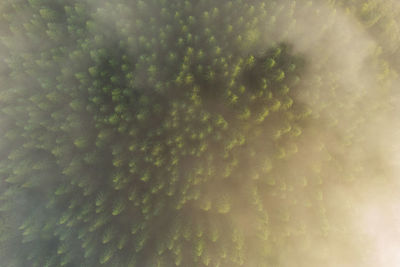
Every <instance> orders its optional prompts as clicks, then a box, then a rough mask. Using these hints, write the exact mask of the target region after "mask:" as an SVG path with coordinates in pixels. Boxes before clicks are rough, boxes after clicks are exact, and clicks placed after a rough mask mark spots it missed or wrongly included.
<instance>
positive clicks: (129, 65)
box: [0, 0, 397, 267]
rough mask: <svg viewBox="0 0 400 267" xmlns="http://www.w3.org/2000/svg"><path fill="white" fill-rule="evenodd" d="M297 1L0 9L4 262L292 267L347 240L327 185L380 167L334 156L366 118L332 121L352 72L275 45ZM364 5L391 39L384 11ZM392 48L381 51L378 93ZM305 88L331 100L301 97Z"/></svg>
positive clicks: (21, 0) (52, 1) (57, 2)
mask: <svg viewBox="0 0 400 267" xmlns="http://www.w3.org/2000/svg"><path fill="white" fill-rule="evenodd" d="M295 2H296V1H286V3H281V1H244V0H237V1H236V0H235V1H233V0H232V1H228V0H227V1H211V0H199V1H188V0H186V1H183V0H182V1H180V0H179V1H175V0H173V1H167V0H150V1H143V0H135V1H128V0H111V1H97V0H87V1H75V0H18V1H17V0H3V1H1V3H0V10H1V13H2V17H1V20H0V25H1V29H0V30H1V47H0V50H1V55H2V59H1V60H2V63H1V65H0V67H1V69H0V71H1V81H0V84H1V88H0V126H1V127H0V136H1V142H0V204H1V205H0V218H1V221H0V259H1V263H0V265H2V266H3V265H4V266H7V267H12V266H24V267H25V266H38V267H39V266H101V265H104V266H140V267H142V266H220V267H225V266H232V267H233V266H280V265H279V264H281V258H282V257H286V254H285V253H286V252H288V253H293V250H295V249H296V248H297V249H298V248H301V249H302V250H299V252H298V253H305V254H307V253H309V252H307V251H310V250H311V248H310V247H308V246H307V244H308V243H307V242H308V241H307V240H310V239H313V238H315V237H316V236H317V237H318V238H324V237H326V236H329V235H335V238H338V239H340V238H341V237H340V236H339V237H338V234H337V233H338V232H340V231H341V232H340V233H344V234H343V235H345V233H346V229H342V228H341V226H340V224H339V225H336V223H335V222H336V221H338V218H336V219H335V218H334V216H333V215H332V214H330V213H329V211H330V210H333V209H335V207H336V206H339V205H340V204H338V203H334V199H332V198H330V196H329V195H326V189H327V188H329V186H331V185H332V184H334V183H336V184H351V183H352V181H353V180H354V179H353V178H354V177H360V176H362V175H364V172H366V170H363V169H362V164H364V163H362V162H361V163H360V166H347V165H346V162H345V160H343V155H342V154H340V153H337V154H335V152H334V151H338V150H339V151H345V149H344V150H340V149H338V148H337V146H343V147H346V146H348V147H351V146H359V145H360V144H361V145H362V142H363V140H361V139H355V138H354V137H355V135H357V134H358V133H359V132H360V131H362V129H363V125H365V124H366V123H367V122H368V120H367V119H365V118H358V121H357V122H356V125H354V123H353V122H354V121H352V123H351V125H350V123H348V122H346V119H344V118H341V117H340V114H343V113H340V114H335V113H334V112H332V113H329V112H328V114H329V116H328V117H329V119H328V120H327V119H326V118H327V117H325V116H320V114H322V113H324V114H325V112H326V110H328V111H329V110H330V107H332V106H335V109H334V110H337V109H336V107H337V105H341V107H342V108H341V112H343V110H348V112H349V114H351V112H352V110H353V108H354V107H353V106H351V105H348V104H347V103H338V101H339V100H342V99H343V97H336V96H335V94H336V93H337V92H338V91H340V90H339V89H338V87H340V86H342V85H341V84H340V82H338V80H339V78H338V76H339V75H340V73H339V74H338V73H333V74H332V73H329V74H326V72H323V71H322V70H321V68H320V66H317V67H312V66H310V64H308V62H309V61H308V59H307V56H306V55H302V54H301V53H297V52H295V51H294V49H293V47H292V45H291V44H290V43H287V42H286V43H285V42H274V41H265V38H271V39H273V38H275V40H277V39H282V40H285V36H286V35H289V34H290V31H291V30H293V27H296V26H295V25H296V21H295V19H294V18H295V17H296V14H295V13H296V12H299V13H300V14H301V12H304V11H303V10H297V9H296V7H295V4H296V3H295ZM315 2H320V1H315ZM332 2H333V1H332ZM352 2H365V1H352ZM368 2H371V3H372V2H376V1H368ZM337 4H338V5H339V3H337ZM312 5H313V3H312V2H311V1H310V2H308V4H307V8H309V9H307V10H314V8H313V7H312ZM349 8H350V7H349ZM351 8H353V9H354V10H355V11H351V12H353V13H355V14H357V15H359V16H360V18H361V19H360V21H361V22H362V23H365V24H366V25H367V26H368V27H369V28H368V29H371V32H372V33H371V34H373V32H378V33H379V34H383V33H381V32H380V31H379V30H377V29H378V28H379V27H385V26H374V25H378V24H377V21H378V20H379V19H378V18H376V17H374V16H377V15H376V14H379V12H376V13H371V14H370V15H368V14H369V13H368V12H370V11H369V10H371V9H374V8H376V9H379V8H381V7H379V6H378V5H377V4H376V5H372V4H371V5H367V4H365V6H364V7H361V4H356V3H354V6H352V7H351ZM360 9H362V12H361V13H360V14H359V12H358V10H360ZM371 12H372V11H371ZM367 13H368V14H367ZM332 19H335V18H334V15H332ZM387 23H388V24H390V22H387ZM281 25H282V26H281ZM379 25H381V24H379ZM382 25H383V24H382ZM374 27H375V28H374ZM393 27H394V26H393ZM323 30H324V28H323V27H321V31H323ZM388 31H390V30H388ZM277 32H278V33H277ZM276 34H279V36H280V38H276V36H275V35H276ZM339 41H341V42H347V41H349V40H339ZM390 49H392V50H393V49H394V48H393V47H392V46H390V45H388V46H387V47H385V46H384V44H382V47H381V50H382V51H383V52H382V53H379V51H378V52H377V55H376V56H375V57H374V58H371V59H370V61H371V64H373V65H374V66H376V68H377V69H379V70H380V75H381V79H378V82H377V84H378V86H379V88H386V91H384V92H382V98H383V97H385V96H386V95H385V92H386V94H388V92H390V84H388V80H390V78H391V75H394V70H393V69H391V67H390V66H391V65H390V64H392V63H393V62H389V63H388V61H387V60H395V59H393V58H392V59H390V57H389V56H388V55H391V54H390V53H392V54H393V53H394V52H393V51H392V50H390ZM396 53H397V51H396ZM333 56H334V55H331V57H333ZM336 56H337V55H336ZM327 60H330V58H329V57H328V58H327ZM314 68H315V69H314ZM313 71H315V75H314V76H313V77H312V78H311V79H309V80H308V81H303V77H304V76H305V75H308V74H307V72H313ZM320 73H323V74H320ZM305 85H306V86H307V85H309V86H312V87H313V88H314V89H315V90H313V91H312V92H310V94H311V93H312V94H313V95H311V96H309V97H310V99H312V101H316V102H321V103H322V104H321V106H322V107H323V108H321V109H318V110H312V109H311V106H312V105H310V104H309V103H312V101H311V102H308V103H307V102H304V101H296V100H297V99H298V95H299V94H307V92H305V93H304V92H302V90H303V91H304V90H305V89H304V88H305ZM305 91H306V90H305ZM364 95H365V93H363V92H361V93H360V91H357V92H356V93H352V94H349V99H354V98H361V97H364ZM365 97H368V95H367V96H365ZM349 102H350V101H349ZM379 108H382V107H381V105H380V104H377V105H376V106H374V107H368V108H366V110H365V112H366V114H368V113H367V112H372V111H373V110H374V109H375V110H376V109H379ZM386 108H387V107H386ZM342 121H344V122H342ZM338 123H339V124H340V123H342V124H343V125H345V126H346V127H349V130H348V135H346V136H345V137H344V138H343V139H344V140H340V141H341V142H340V143H335V144H333V145H332V144H331V143H329V140H328V139H329V138H328V137H329V133H331V132H334V131H335V127H337V125H338ZM315 125H318V126H315ZM320 125H324V127H325V128H324V129H326V131H323V132H321V131H319V130H317V129H320V128H319V127H320ZM305 131H307V135H306V134H305ZM304 135H306V136H307V137H303V136H304ZM310 136H312V139H313V141H314V142H313V143H312V144H310V143H309V142H308V141H309V139H310V138H309V137H310ZM334 146H335V147H336V148H334ZM309 154H313V155H319V156H318V161H315V157H314V158H312V159H314V160H310V161H307V160H305V161H302V159H304V158H307V156H308V155H309ZM296 162H302V164H298V163H296ZM303 163H304V164H303ZM330 168H335V169H336V170H339V172H340V175H339V176H341V177H342V178H341V179H337V176H335V177H333V176H334V175H332V177H330V176H328V175H326V173H332V172H330V171H329V170H330ZM343 212H349V213H351V205H349V208H348V209H347V207H346V210H345V211H343ZM304 214H308V216H307V217H306V218H305V217H304ZM326 238H329V237H326ZM299 244H300V245H299ZM302 244H304V245H302ZM346 245H349V244H345V245H344V246H346ZM349 246H350V245H349ZM307 260H308V259H307V258H306V257H305V262H307Z"/></svg>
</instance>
